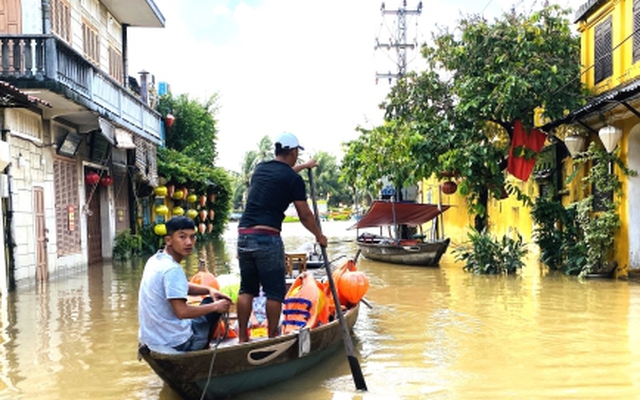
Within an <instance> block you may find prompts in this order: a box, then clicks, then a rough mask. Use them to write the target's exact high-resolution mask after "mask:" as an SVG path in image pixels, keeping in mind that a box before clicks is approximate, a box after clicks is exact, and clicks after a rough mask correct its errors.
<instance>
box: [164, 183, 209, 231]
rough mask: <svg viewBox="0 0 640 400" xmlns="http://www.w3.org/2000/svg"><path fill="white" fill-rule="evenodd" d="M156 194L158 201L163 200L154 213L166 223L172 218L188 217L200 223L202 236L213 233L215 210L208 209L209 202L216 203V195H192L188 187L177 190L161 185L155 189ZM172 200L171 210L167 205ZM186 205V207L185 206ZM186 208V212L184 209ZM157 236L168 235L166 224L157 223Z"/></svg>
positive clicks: (170, 185) (171, 185) (170, 186)
mask: <svg viewBox="0 0 640 400" xmlns="http://www.w3.org/2000/svg"><path fill="white" fill-rule="evenodd" d="M154 194H155V196H156V198H157V199H159V200H160V199H161V200H160V202H159V203H158V205H156V207H155V209H154V211H155V213H156V215H159V216H162V217H163V218H164V220H165V221H166V220H167V219H168V218H170V217H172V216H181V215H186V216H187V217H189V218H191V219H193V220H199V221H198V225H197V227H198V232H199V233H200V234H205V233H211V231H212V230H213V220H214V218H215V210H213V208H209V209H207V201H209V202H210V203H214V202H215V199H216V195H215V194H214V193H212V194H209V195H208V196H207V195H204V194H202V195H198V194H196V193H190V189H188V188H186V187H182V188H176V187H175V185H173V184H168V185H160V186H157V187H156V188H154ZM167 200H170V201H171V202H172V203H173V204H172V206H173V207H171V208H169V206H168V205H167V203H168V201H167ZM185 203H186V205H185ZM183 206H186V208H187V209H186V210H185V209H184V208H183ZM154 232H155V233H156V235H159V236H164V235H166V226H165V225H164V223H157V224H156V225H155V226H154Z"/></svg>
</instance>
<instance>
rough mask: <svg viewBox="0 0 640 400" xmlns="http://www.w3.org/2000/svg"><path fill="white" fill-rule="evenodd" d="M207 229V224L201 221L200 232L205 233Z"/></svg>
mask: <svg viewBox="0 0 640 400" xmlns="http://www.w3.org/2000/svg"><path fill="white" fill-rule="evenodd" d="M206 230H207V225H206V224H205V223H204V222H201V223H200V224H199V225H198V232H200V233H204V231H206Z"/></svg>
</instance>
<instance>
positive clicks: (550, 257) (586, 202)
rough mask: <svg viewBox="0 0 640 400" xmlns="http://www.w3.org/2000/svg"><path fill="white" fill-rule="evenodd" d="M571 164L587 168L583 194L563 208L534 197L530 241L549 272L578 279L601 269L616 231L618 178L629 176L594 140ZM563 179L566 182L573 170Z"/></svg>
mask: <svg viewBox="0 0 640 400" xmlns="http://www.w3.org/2000/svg"><path fill="white" fill-rule="evenodd" d="M574 162H575V163H576V164H578V165H582V166H586V167H588V168H589V169H588V173H587V175H586V176H585V177H584V178H582V180H581V182H580V183H581V189H582V190H583V192H584V193H587V194H588V195H587V196H586V197H584V198H583V199H581V200H577V201H574V202H573V203H571V204H569V205H568V206H567V207H563V206H562V204H561V203H560V201H559V200H553V199H544V198H540V199H538V200H537V201H536V204H535V205H534V207H533V210H532V217H533V219H534V221H535V222H536V226H537V227H536V230H535V242H536V244H537V245H538V246H539V247H540V255H541V256H540V259H541V261H542V262H544V263H545V264H546V265H547V266H549V268H551V269H554V270H560V271H562V272H563V273H565V274H568V275H580V276H584V275H587V274H590V273H592V272H598V271H602V270H605V269H607V264H608V260H609V258H610V257H611V252H612V251H613V244H614V242H613V240H614V237H615V234H616V231H617V230H618V229H619V228H620V224H621V221H620V216H619V214H618V212H617V209H618V207H619V203H620V198H621V195H622V182H621V181H620V177H619V174H618V173H616V170H617V171H619V173H620V174H622V175H624V176H635V175H637V173H636V172H635V171H632V170H630V169H629V168H627V167H626V165H625V164H624V163H623V162H622V160H621V159H620V158H619V156H618V150H615V151H614V152H612V153H607V152H606V151H605V150H604V149H603V148H602V147H601V146H600V145H598V144H596V142H592V143H591V144H590V146H589V149H588V150H587V151H586V152H584V153H583V154H581V156H580V157H578V158H577V159H576V160H574ZM579 170H580V168H576V169H575V170H574V173H573V174H571V175H570V176H569V177H568V178H567V184H570V183H571V182H572V181H573V179H575V176H576V175H577V171H579Z"/></svg>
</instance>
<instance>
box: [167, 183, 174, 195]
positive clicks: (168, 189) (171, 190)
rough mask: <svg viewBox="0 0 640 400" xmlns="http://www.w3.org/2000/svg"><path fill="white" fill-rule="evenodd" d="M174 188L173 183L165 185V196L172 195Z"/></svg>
mask: <svg viewBox="0 0 640 400" xmlns="http://www.w3.org/2000/svg"><path fill="white" fill-rule="evenodd" d="M175 190H176V187H175V186H174V185H167V196H169V197H173V192H174V191H175Z"/></svg>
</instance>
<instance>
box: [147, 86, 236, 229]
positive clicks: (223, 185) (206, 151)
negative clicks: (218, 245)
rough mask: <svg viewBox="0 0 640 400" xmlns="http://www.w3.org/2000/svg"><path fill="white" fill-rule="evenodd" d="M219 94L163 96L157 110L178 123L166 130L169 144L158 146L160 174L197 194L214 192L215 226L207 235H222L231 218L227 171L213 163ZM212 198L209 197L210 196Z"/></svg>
mask: <svg viewBox="0 0 640 400" xmlns="http://www.w3.org/2000/svg"><path fill="white" fill-rule="evenodd" d="M216 99H217V97H216V96H212V97H211V98H209V99H208V100H207V101H205V102H203V103H199V102H198V101H195V100H191V99H189V97H188V96H187V95H180V96H178V97H172V96H171V95H170V94H168V95H164V96H162V97H161V99H160V102H159V104H158V111H159V112H160V113H161V114H162V115H166V114H168V113H171V114H173V115H174V117H175V123H174V125H173V126H172V127H170V128H168V129H167V132H166V137H165V145H166V147H162V148H159V149H158V174H159V175H160V176H162V177H164V178H165V179H166V180H167V181H168V182H170V183H172V184H175V185H184V186H185V187H187V188H189V189H190V190H191V191H193V192H194V193H198V194H207V195H209V194H215V201H213V202H208V203H207V209H213V210H214V211H215V218H214V220H213V229H212V230H211V232H209V233H208V234H207V235H208V236H211V237H219V236H220V235H221V234H222V233H223V231H224V227H225V224H226V222H227V220H228V215H229V208H230V205H231V197H232V187H231V178H230V177H229V175H228V173H227V172H226V171H225V170H223V169H221V168H216V167H215V166H214V161H215V158H216V140H217V129H216V123H217V121H216V119H215V112H216V110H217V108H218V107H217V105H216ZM208 197H209V196H208Z"/></svg>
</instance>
